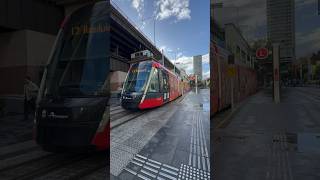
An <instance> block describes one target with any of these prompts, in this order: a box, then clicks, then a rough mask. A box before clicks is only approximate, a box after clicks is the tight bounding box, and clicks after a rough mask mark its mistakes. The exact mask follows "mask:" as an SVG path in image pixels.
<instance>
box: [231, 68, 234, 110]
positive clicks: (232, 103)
mask: <svg viewBox="0 0 320 180" xmlns="http://www.w3.org/2000/svg"><path fill="white" fill-rule="evenodd" d="M231 67H232V68H234V65H231ZM230 83H231V86H230V87H231V111H233V110H234V97H233V93H234V92H233V86H234V85H233V76H232V77H231V81H230Z"/></svg>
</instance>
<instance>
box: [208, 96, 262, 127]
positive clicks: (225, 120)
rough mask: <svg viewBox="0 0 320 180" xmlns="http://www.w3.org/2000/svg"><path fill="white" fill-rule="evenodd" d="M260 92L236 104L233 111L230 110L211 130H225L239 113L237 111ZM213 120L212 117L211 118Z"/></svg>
mask: <svg viewBox="0 0 320 180" xmlns="http://www.w3.org/2000/svg"><path fill="white" fill-rule="evenodd" d="M259 92H260V91H257V92H256V93H255V94H252V95H251V96H249V97H248V98H246V99H245V100H243V101H241V102H240V103H238V104H236V106H235V107H234V109H233V111H232V110H231V111H230V112H229V113H228V114H227V116H226V117H225V118H223V120H222V121H221V122H219V123H218V125H217V126H216V127H215V128H213V130H216V129H221V128H226V127H227V126H228V124H229V123H230V122H231V119H232V118H233V117H234V115H235V114H237V113H238V112H239V110H240V109H241V107H242V106H243V105H244V104H245V103H246V102H248V101H249V100H250V99H251V97H252V96H254V95H256V94H258V93H259ZM213 119H214V117H213Z"/></svg>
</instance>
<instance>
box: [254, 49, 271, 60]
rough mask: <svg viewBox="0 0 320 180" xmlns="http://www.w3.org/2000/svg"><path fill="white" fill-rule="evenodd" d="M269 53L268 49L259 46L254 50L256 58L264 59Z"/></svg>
mask: <svg viewBox="0 0 320 180" xmlns="http://www.w3.org/2000/svg"><path fill="white" fill-rule="evenodd" d="M268 55H269V50H268V49H267V48H264V47H263V48H259V49H257V51H256V57H257V59H266V58H267V57H268Z"/></svg>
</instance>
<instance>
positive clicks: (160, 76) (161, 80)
mask: <svg viewBox="0 0 320 180" xmlns="http://www.w3.org/2000/svg"><path fill="white" fill-rule="evenodd" d="M158 74H159V83H160V91H161V92H163V90H164V89H163V75H162V71H161V70H159V71H158Z"/></svg>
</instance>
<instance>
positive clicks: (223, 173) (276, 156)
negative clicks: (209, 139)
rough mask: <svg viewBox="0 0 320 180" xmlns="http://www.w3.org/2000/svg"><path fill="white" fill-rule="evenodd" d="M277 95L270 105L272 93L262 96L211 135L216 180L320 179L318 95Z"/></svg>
mask: <svg viewBox="0 0 320 180" xmlns="http://www.w3.org/2000/svg"><path fill="white" fill-rule="evenodd" d="M281 92H282V94H281V103H280V104H274V103H273V101H272V91H271V90H270V89H269V90H267V89H266V90H261V91H260V92H258V93H257V94H255V95H253V96H252V97H249V98H248V99H247V100H246V102H245V103H243V104H242V106H241V107H240V109H239V110H238V111H237V112H236V113H235V114H234V115H233V116H232V118H231V120H230V122H229V124H228V125H227V126H226V127H224V128H216V129H214V132H213V134H212V135H213V137H214V142H213V144H212V145H213V147H211V148H212V149H213V151H212V153H213V156H214V158H213V159H214V161H213V164H214V167H213V168H214V172H216V173H215V174H214V177H213V178H214V179H217V180H220V179H222V180H231V179H245V180H256V179H267V180H286V179H288V180H293V179H297V180H300V179H308V180H316V179H320V118H319V117H320V89H319V88H311V87H297V88H283V89H282V91H281ZM213 120H214V119H213ZM212 124H214V123H212Z"/></svg>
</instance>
